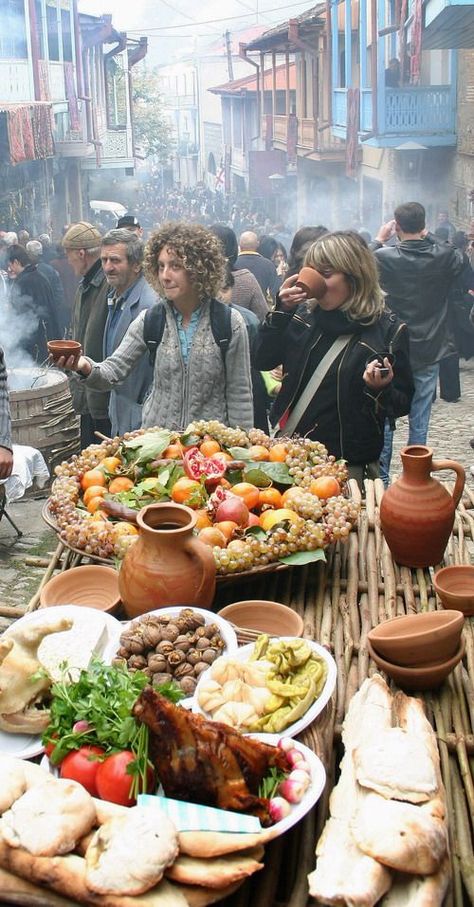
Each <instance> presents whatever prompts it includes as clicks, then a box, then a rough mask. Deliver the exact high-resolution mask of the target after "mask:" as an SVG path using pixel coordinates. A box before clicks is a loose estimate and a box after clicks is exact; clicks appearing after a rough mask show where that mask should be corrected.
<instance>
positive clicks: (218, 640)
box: [209, 634, 225, 649]
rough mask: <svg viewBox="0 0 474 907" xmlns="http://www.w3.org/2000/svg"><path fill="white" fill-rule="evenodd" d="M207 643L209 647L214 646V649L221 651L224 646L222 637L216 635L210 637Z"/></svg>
mask: <svg viewBox="0 0 474 907" xmlns="http://www.w3.org/2000/svg"><path fill="white" fill-rule="evenodd" d="M209 642H210V644H211V646H214V647H215V648H216V649H223V648H224V646H225V643H224V640H223V639H222V636H220V635H219V636H218V635H217V634H216V635H214V636H211V638H210V639H209Z"/></svg>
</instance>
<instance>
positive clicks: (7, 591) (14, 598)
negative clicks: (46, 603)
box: [0, 360, 474, 630]
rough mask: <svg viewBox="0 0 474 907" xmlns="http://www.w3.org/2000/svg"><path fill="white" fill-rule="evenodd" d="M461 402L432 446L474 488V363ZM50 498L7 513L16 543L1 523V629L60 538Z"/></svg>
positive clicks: (441, 421)
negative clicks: (47, 509) (50, 518)
mask: <svg viewBox="0 0 474 907" xmlns="http://www.w3.org/2000/svg"><path fill="white" fill-rule="evenodd" d="M461 383H462V397H461V400H460V401H459V402H458V403H446V402H444V401H443V400H439V399H438V400H436V402H435V404H434V406H433V411H432V416H431V424H430V432H429V437H428V443H429V445H430V446H431V447H432V448H433V451H434V455H435V457H436V459H454V460H457V461H458V462H459V463H461V464H462V465H463V466H464V467H465V469H466V482H467V484H468V485H469V487H470V488H471V489H474V478H473V477H472V476H471V474H470V470H469V467H470V465H471V463H474V451H473V450H472V449H471V447H470V445H469V441H470V439H471V438H472V437H474V419H473V413H474V360H470V361H468V362H464V361H463V362H462V363H461ZM407 433H408V420H407V419H400V420H399V422H398V424H397V431H396V435H395V445H394V458H393V462H392V476H393V475H396V474H397V473H398V472H399V469H400V459H399V451H400V448H401V447H403V446H404V445H405V444H406V442H407ZM442 478H446V479H449V480H451V479H452V478H453V473H444V474H442ZM45 500H46V493H42V496H41V497H29V496H28V497H25V498H24V499H23V500H22V501H19V502H18V503H16V504H12V505H10V506H9V508H8V512H9V514H10V515H11V517H12V519H13V520H14V521H15V523H16V524H17V525H18V527H19V529H21V531H22V532H23V536H22V538H21V539H18V540H16V536H15V533H14V530H13V529H12V527H11V526H10V525H9V523H8V522H7V520H6V519H5V518H3V520H2V521H1V522H0V630H1V629H2V628H3V627H5V626H6V625H7V623H9V621H8V620H7V619H6V618H5V617H4V616H1V610H2V609H5V607H11V606H14V607H19V608H24V607H26V605H27V604H28V601H29V600H30V598H31V597H32V596H33V594H34V593H35V591H36V589H37V587H38V585H39V582H40V580H41V576H42V574H43V572H44V569H45V568H44V566H32V565H30V564H27V563H25V559H27V558H30V557H35V558H48V559H49V557H50V555H51V554H52V553H53V552H54V550H55V548H56V544H57V541H56V536H55V534H54V532H53V531H52V530H51V529H50V528H49V527H48V526H46V524H45V523H44V522H43V520H42V517H41V510H42V508H43V506H44V503H45Z"/></svg>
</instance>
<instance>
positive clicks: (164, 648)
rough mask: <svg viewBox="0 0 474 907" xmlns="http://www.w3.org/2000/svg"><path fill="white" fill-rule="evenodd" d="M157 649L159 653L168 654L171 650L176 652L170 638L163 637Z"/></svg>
mask: <svg viewBox="0 0 474 907" xmlns="http://www.w3.org/2000/svg"><path fill="white" fill-rule="evenodd" d="M155 651H156V652H157V653H158V655H166V656H168V655H169V653H170V652H174V645H173V643H172V642H170V641H169V640H168V639H163V641H162V642H159V643H158V645H157V647H156V649H155Z"/></svg>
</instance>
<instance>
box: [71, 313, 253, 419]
mask: <svg viewBox="0 0 474 907" xmlns="http://www.w3.org/2000/svg"><path fill="white" fill-rule="evenodd" d="M164 304H165V306H166V325H165V328H164V331H163V337H162V340H161V343H160V345H159V347H158V350H157V354H156V360H155V368H154V374H153V384H152V387H151V390H150V393H149V395H148V397H147V399H146V400H145V402H144V404H143V410H142V427H143V428H148V427H150V426H153V425H162V426H165V427H166V428H170V429H182V428H186V426H187V425H188V424H189V422H192V421H193V420H194V419H206V420H207V419H218V420H219V421H220V422H223V423H224V424H225V425H231V426H237V425H238V426H240V428H243V429H244V430H247V431H248V429H250V428H251V427H252V425H253V402H252V382H251V377H250V355H249V343H248V337H247V330H246V327H245V323H244V321H243V318H242V316H241V315H240V314H239V313H238V312H236V311H235V310H234V309H232V320H231V324H232V339H231V341H230V344H229V348H228V350H227V354H226V359H225V366H224V363H223V361H222V356H221V353H220V350H219V349H218V347H217V344H216V342H215V340H214V337H213V334H212V329H211V322H210V312H209V303H208V302H204V303H203V304H202V307H201V315H200V319H199V323H198V326H197V328H196V333H195V334H194V337H193V341H192V346H191V349H190V352H189V358H188V362H187V365H185V363H184V360H183V357H182V355H181V349H180V344H179V337H178V330H177V327H176V321H175V317H174V315H173V309H172V305H171V303H170V302H168V301H167V300H164ZM144 320H145V312H141V313H140V314H139V315H138V316H137V318H136V319H135V321H133V322H132V324H131V325H130V327H129V329H128V331H127V333H126V334H125V337H124V338H123V340H122V342H121V344H120V346H118V347H117V349H116V350H115V352H114V353H113V354H112V356H109V357H108V359H105V360H104V362H101V363H95V362H94V361H93V360H92V359H89V361H90V362H91V364H92V366H93V368H92V372H91V373H90V375H89V376H88V377H87V378H85V379H83V380H84V383H85V384H86V385H87V386H88V387H90V388H94V389H96V390H106V389H108V388H111V387H114V386H115V385H117V384H120V382H121V381H123V380H124V378H126V377H127V375H128V374H129V373H130V371H131V369H132V368H133V366H134V365H135V363H136V362H138V360H139V359H140V358H141V357H142V356H148V348H147V345H146V343H145V341H144V339H143V323H144Z"/></svg>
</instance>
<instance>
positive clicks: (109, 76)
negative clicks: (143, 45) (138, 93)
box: [105, 57, 127, 129]
mask: <svg viewBox="0 0 474 907" xmlns="http://www.w3.org/2000/svg"><path fill="white" fill-rule="evenodd" d="M105 90H106V95H107V125H108V126H110V128H111V129H124V128H125V127H126V125H127V74H126V72H125V71H124V68H123V59H122V57H109V58H108V59H107V60H106V61H105Z"/></svg>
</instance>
